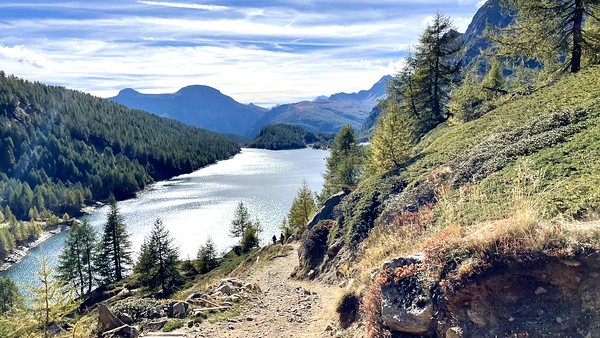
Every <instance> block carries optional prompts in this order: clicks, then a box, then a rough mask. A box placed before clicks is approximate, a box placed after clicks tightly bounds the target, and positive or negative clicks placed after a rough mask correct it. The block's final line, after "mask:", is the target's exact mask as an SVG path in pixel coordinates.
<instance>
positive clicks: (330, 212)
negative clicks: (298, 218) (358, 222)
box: [306, 191, 348, 230]
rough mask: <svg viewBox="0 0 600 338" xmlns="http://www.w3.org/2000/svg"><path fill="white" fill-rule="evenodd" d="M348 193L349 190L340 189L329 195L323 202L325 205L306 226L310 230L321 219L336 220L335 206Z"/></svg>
mask: <svg viewBox="0 0 600 338" xmlns="http://www.w3.org/2000/svg"><path fill="white" fill-rule="evenodd" d="M347 195H348V192H347V191H340V192H338V193H337V194H335V195H332V196H331V197H329V198H328V199H327V200H326V201H325V203H323V206H322V207H321V208H320V209H319V210H318V211H317V212H316V213H315V214H314V215H313V217H312V219H311V220H310V221H309V222H308V224H307V225H306V228H307V229H309V230H310V229H312V228H314V227H315V225H317V224H318V223H319V222H321V221H324V220H328V219H331V220H335V219H336V218H337V217H336V215H335V212H334V211H335V207H337V206H338V204H340V202H341V201H342V200H343V199H344V197H346V196H347Z"/></svg>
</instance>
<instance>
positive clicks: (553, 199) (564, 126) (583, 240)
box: [301, 67, 600, 337]
mask: <svg viewBox="0 0 600 338" xmlns="http://www.w3.org/2000/svg"><path fill="white" fill-rule="evenodd" d="M599 79H600V67H591V68H589V69H587V70H584V71H581V72H580V73H577V74H569V75H565V76H563V77H562V78H561V79H560V80H559V81H557V82H556V83H554V84H552V85H550V86H547V87H543V88H540V89H539V90H537V91H535V92H534V93H532V94H530V95H524V96H520V95H508V96H505V97H503V98H502V99H501V102H499V103H498V108H496V109H494V110H492V111H490V112H489V113H487V114H485V115H484V116H482V117H481V118H478V119H476V120H473V121H470V122H466V123H456V121H453V120H450V121H449V122H445V123H443V124H441V125H439V126H438V127H436V128H435V129H433V130H432V131H431V132H429V133H428V134H426V135H425V136H424V137H423V138H422V139H421V141H420V142H419V143H417V144H416V145H415V147H414V148H413V153H412V155H411V156H410V157H409V158H408V159H407V160H406V162H405V163H404V164H402V165H400V166H399V167H398V168H396V169H394V170H393V171H391V172H387V173H385V174H382V175H374V176H373V175H372V176H369V177H366V178H363V179H362V180H361V182H360V183H359V184H358V186H357V187H356V189H355V190H354V191H353V192H352V193H350V195H349V196H348V197H346V198H345V199H344V200H343V201H342V203H341V204H340V205H339V206H338V209H339V214H338V217H337V222H336V223H334V224H333V225H331V224H325V223H324V224H323V225H320V226H317V227H316V228H315V229H314V230H313V231H311V232H309V234H308V235H307V237H306V238H310V241H313V243H314V241H315V239H314V236H316V234H319V233H320V234H321V235H320V236H325V237H326V243H327V244H326V247H325V248H324V249H316V248H313V249H312V250H313V252H322V253H323V254H322V257H320V258H319V260H318V261H317V264H314V263H313V266H316V267H317V268H316V269H315V270H316V271H317V273H316V274H318V275H319V279H321V280H324V281H330V282H331V281H337V280H339V279H340V278H342V279H344V278H357V279H358V280H360V281H362V282H360V283H358V284H355V285H363V286H364V285H369V290H368V291H365V290H364V289H361V287H360V286H359V287H358V288H357V289H356V292H358V293H359V294H362V295H363V296H364V299H363V306H364V309H366V313H365V317H364V318H365V320H366V321H367V324H368V325H370V329H368V330H370V332H371V333H370V334H371V336H373V337H377V336H379V335H378V334H383V333H382V332H385V331H386V330H388V329H389V327H388V326H386V324H384V323H383V322H382V321H381V320H382V319H381V316H382V313H381V309H382V307H381V306H382V305H381V303H380V302H381V297H384V298H385V297H386V295H385V294H384V295H383V296H382V293H385V292H384V291H383V290H390V289H386V288H387V287H390V286H397V287H398V288H399V289H397V290H406V288H413V287H414V288H417V290H419V289H420V288H423V290H426V293H424V294H423V297H424V298H423V299H425V300H426V299H430V298H428V297H434V293H429V292H434V291H427V290H436V288H438V287H439V288H440V289H437V290H438V291H435V292H442V293H443V294H442V295H441V296H440V297H453V296H452V295H454V294H455V293H454V292H459V291H457V290H462V289H463V288H467V287H469V285H471V284H469V283H471V281H475V280H480V279H481V278H483V277H482V276H485V274H486V273H491V274H497V273H499V272H497V271H505V273H507V274H509V273H510V272H509V271H510V270H507V269H509V267H510V268H515V267H520V268H523V269H525V271H529V270H528V269H529V268H528V267H529V266H537V267H539V266H540V265H541V266H545V264H550V263H546V262H552V259H556V258H558V259H566V258H569V259H573V258H574V257H578V255H579V254H581V253H584V252H585V253H586V254H585V257H588V256H589V255H590V254H592V253H594V252H597V251H598V249H599V248H600V228H599V227H598V224H597V222H595V223H593V222H592V223H579V222H588V221H593V220H596V219H598V217H599V215H600V213H599V212H600V210H599V209H600V187H599V186H598V185H597V184H593V183H592V182H597V181H598V180H599V179H600V172H599V170H598V168H600V157H599V155H600V127H599V126H600V108H599V107H600V106H599V104H600V98H598V96H597V92H598V90H599V89H600V80H599ZM323 231H324V232H323ZM313 234H314V235H313ZM323 234H324V235H323ZM306 241H308V239H305V242H306ZM319 250H321V251H319ZM415 254H418V255H424V258H423V263H421V261H420V260H414V261H410V259H409V260H408V261H406V260H400V261H401V262H404V263H402V264H405V265H402V264H400V263H389V264H392V265H387V264H388V263H386V265H384V267H385V266H391V267H389V268H385V269H384V271H387V272H386V273H387V275H386V274H381V276H382V277H381V279H375V280H370V278H369V276H372V275H371V273H372V271H373V269H375V268H379V267H381V266H382V264H384V263H385V262H389V261H390V260H394V261H392V262H397V259H398V257H412V255H415ZM544 257H546V258H544ZM311 260H312V261H313V262H314V260H315V258H314V257H312V258H311ZM410 262H412V263H410ZM301 264H302V263H301ZM394 264H400V265H394ZM411 264H412V265H411ZM574 264H575V263H574ZM577 264H580V263H577ZM584 264H593V263H584ZM586 266H587V265H586ZM386 269H388V270H386ZM494 269H499V270H494ZM494 271H496V272H494ZM531 271H533V270H531ZM582 271H587V270H582ZM306 272H308V271H306ZM306 272H305V273H306ZM588 272H589V271H588ZM532 273H533V272H532ZM564 273H572V272H564ZM342 276H343V277H342ZM411 276H412V277H411ZM425 276H429V277H427V278H425ZM508 276H510V275H508ZM478 278H479V279H478ZM502 278H504V277H502ZM507 278H509V277H507ZM425 280H427V281H428V282H427V283H429V284H427V283H426V284H423V285H421V284H419V283H425V282H424V281H425ZM409 281H413V282H414V283H417V284H416V285H418V286H414V283H413V282H409ZM405 282H406V283H409V284H403V283H405ZM410 283H413V284H410ZM431 283H433V284H431ZM539 283H547V281H545V280H540V281H539ZM581 287H582V288H587V287H588V286H584V285H581ZM521 291H522V290H521ZM363 292H364V293H363ZM386 292H387V291H386ZM402 292H404V291H402ZM515 292H516V291H515ZM522 292H525V291H522ZM526 292H530V291H526ZM531 293H532V294H533V291H531ZM427 295H428V296H427ZM387 296H389V294H387ZM413 296H414V295H413ZM563 296H564V295H562V296H561V295H556V296H553V297H558V298H557V299H562V301H565V302H567V301H568V302H572V301H573V300H572V299H566V298H560V297H563ZM405 297H408V298H407V299H408V300H406V299H405V300H406V301H415V302H416V300H415V299H416V298H415V299H413V298H410V297H412V296H410V297H409V296H408V294H405ZM415 297H416V296H415ZM436 297H437V296H436ZM490 297H491V296H490ZM431 299H433V298H431ZM450 299H452V298H450ZM403 301H404V300H403ZM429 302H433V301H432V300H429ZM406 306H409V305H406ZM573 309H575V307H574V308H573ZM596 310H597V309H595V310H591V311H592V312H585V311H586V310H585V309H583V308H581V307H580V308H578V309H577V311H583V312H581V313H579V312H572V313H571V314H570V315H571V316H584V317H585V318H588V316H590V315H593V313H594V312H593V311H596ZM478 311H480V312H485V311H488V312H489V311H492V310H489V309H485V310H478ZM569 311H571V310H569ZM573 311H575V310H573ZM492 312H493V311H492ZM440 313H441V312H440ZM490 313H491V312H490ZM495 315H497V314H493V316H495ZM490 316H492V314H490ZM557 316H560V315H557ZM467 321H469V320H468V319H467ZM388 322H389V321H388ZM388 322H386V323H388ZM536 323H537V324H536V325H538V326H539V327H542V326H544V327H545V326H548V327H552V325H554V324H552V323H546V322H542V321H540V322H536ZM527 325H528V324H526V323H524V324H522V325H521V324H519V325H517V323H515V324H514V325H509V326H508V328H506V327H504V328H502V327H501V328H497V330H500V331H497V333H504V334H506V333H507V332H517V331H511V330H513V329H514V330H516V329H517V328H519V327H520V328H528V327H529V326H527ZM532 325H533V324H532ZM573 325H575V324H573ZM577 325H581V326H582V327H587V328H589V329H591V330H592V331H593V330H594V328H593V327H594V325H598V323H595V322H593V321H591V322H587V321H586V322H585V323H583V322H580V323H579V324H577ZM444 328H445V329H447V327H445V326H444ZM596 329H597V327H596ZM381 330H383V331H381ZM477 330H479V329H475V328H472V329H471V331H469V332H472V333H473V332H479V333H478V334H482V332H483V331H477ZM502 330H504V331H502ZM523 330H525V329H523ZM530 330H531V329H530ZM536 330H542V331H539V332H546V331H543V330H545V329H539V328H538V329H536ZM547 330H550V329H547ZM557 330H558V329H557ZM563 330H564V329H563ZM424 332H425V331H424ZM436 332H437V331H436ZM534 332H538V331H534ZM473 334H475V333H473Z"/></svg>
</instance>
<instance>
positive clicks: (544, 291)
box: [533, 286, 548, 296]
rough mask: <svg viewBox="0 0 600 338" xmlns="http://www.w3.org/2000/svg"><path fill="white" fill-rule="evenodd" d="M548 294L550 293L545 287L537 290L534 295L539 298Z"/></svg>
mask: <svg viewBox="0 0 600 338" xmlns="http://www.w3.org/2000/svg"><path fill="white" fill-rule="evenodd" d="M546 292H548V290H546V289H544V288H543V287H541V286H539V287H538V288H537V289H535V291H534V292H533V293H534V294H535V295H537V296H539V295H541V294H544V293H546Z"/></svg>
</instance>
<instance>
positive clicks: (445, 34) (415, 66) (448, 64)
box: [392, 13, 462, 134]
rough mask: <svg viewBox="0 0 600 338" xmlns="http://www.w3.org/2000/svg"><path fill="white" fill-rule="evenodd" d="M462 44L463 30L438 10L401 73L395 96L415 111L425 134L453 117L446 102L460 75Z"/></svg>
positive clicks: (411, 110)
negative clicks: (399, 84) (450, 115)
mask: <svg viewBox="0 0 600 338" xmlns="http://www.w3.org/2000/svg"><path fill="white" fill-rule="evenodd" d="M461 47H462V45H461V42H460V34H459V33H458V32H457V31H456V30H455V28H454V25H453V24H452V21H451V20H450V18H448V17H446V16H444V15H443V14H441V13H437V14H436V16H435V17H434V18H433V22H432V23H431V24H430V25H428V26H427V27H426V28H425V31H424V32H423V33H422V34H421V36H420V37H419V43H418V44H417V45H416V46H415V47H414V52H413V53H411V54H410V55H409V57H408V59H407V62H406V66H405V68H404V70H403V71H402V72H401V74H400V81H401V86H398V87H397V88H396V89H397V90H399V91H400V92H397V93H395V94H394V95H392V97H393V98H401V100H402V105H403V106H406V107H407V108H408V109H409V111H410V112H412V113H413V114H414V115H415V118H416V120H417V121H418V122H419V126H418V128H417V129H418V130H419V132H420V133H422V134H423V133H426V132H428V131H429V130H431V129H433V128H434V127H435V126H437V125H438V124H440V123H442V122H444V121H445V120H446V119H447V118H448V117H449V112H448V109H447V108H446V104H447V103H448V100H449V92H450V89H451V85H452V84H453V83H454V82H456V81H457V80H458V77H459V75H460V64H461V61H460V60H459V58H458V55H459V52H460V50H461Z"/></svg>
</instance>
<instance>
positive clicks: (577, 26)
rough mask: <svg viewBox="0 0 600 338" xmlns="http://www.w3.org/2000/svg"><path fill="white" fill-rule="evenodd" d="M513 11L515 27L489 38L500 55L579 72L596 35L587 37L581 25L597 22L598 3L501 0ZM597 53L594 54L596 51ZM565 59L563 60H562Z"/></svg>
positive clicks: (575, 0)
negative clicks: (514, 13) (557, 65)
mask: <svg viewBox="0 0 600 338" xmlns="http://www.w3.org/2000/svg"><path fill="white" fill-rule="evenodd" d="M504 2H505V3H507V4H508V5H509V6H510V7H511V8H513V9H515V10H516V12H517V18H516V20H515V24H513V25H510V26H508V27H507V28H505V29H501V30H500V31H499V35H497V36H495V37H492V39H493V40H495V41H497V42H500V44H501V53H503V54H505V55H510V56H518V57H528V58H534V59H536V60H537V61H539V62H542V63H543V64H544V66H545V68H548V67H549V66H551V65H552V64H561V63H562V67H561V68H560V69H561V70H567V69H568V70H569V71H570V72H571V73H577V72H579V71H580V70H581V65H582V55H583V53H584V50H585V49H586V48H594V43H593V41H594V40H595V39H597V36H594V35H593V34H588V32H587V31H586V30H585V29H584V24H585V23H586V22H589V21H598V14H599V13H600V12H599V11H598V10H599V8H600V1H598V0H537V1H531V0H504ZM596 52H598V51H596ZM564 56H566V57H564Z"/></svg>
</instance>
